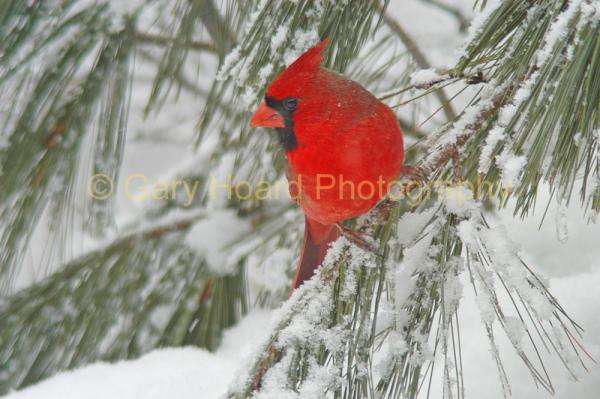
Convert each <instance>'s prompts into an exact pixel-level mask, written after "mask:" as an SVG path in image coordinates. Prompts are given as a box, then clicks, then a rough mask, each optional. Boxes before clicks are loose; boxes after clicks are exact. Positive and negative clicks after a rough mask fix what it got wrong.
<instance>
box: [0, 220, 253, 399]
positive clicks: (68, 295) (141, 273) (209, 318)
mask: <svg viewBox="0 0 600 399" xmlns="http://www.w3.org/2000/svg"><path fill="white" fill-rule="evenodd" d="M204 217H205V214H204V212H201V213H198V212H195V213H192V214H191V215H190V216H185V217H180V218H178V219H176V220H174V221H168V222H164V223H162V224H158V225H155V226H150V227H147V228H145V229H142V230H140V231H135V232H132V233H129V234H126V235H124V236H122V237H120V238H118V239H116V240H114V241H113V242H112V243H110V244H109V245H107V246H106V247H103V248H100V249H97V250H95V251H92V252H90V253H88V254H85V255H83V256H81V257H79V258H78V259H75V260H73V261H71V262H70V263H69V264H68V265H66V266H65V267H64V268H63V269H62V270H61V271H59V272H57V273H55V274H53V275H52V276H50V277H49V278H47V279H45V280H43V281H41V282H39V283H37V284H35V285H33V286H31V287H29V288H27V289H25V290H22V291H20V292H19V293H18V294H16V295H13V296H11V297H10V298H7V299H6V300H5V301H3V302H0V324H2V326H3V327H2V329H1V330H0V342H2V344H1V345H0V358H2V359H5V360H4V361H3V362H2V366H0V376H1V378H0V393H6V392H8V391H9V390H11V389H17V388H20V387H24V386H27V385H30V384H33V383H35V382H37V381H39V380H41V379H43V378H46V377H48V376H50V375H52V374H54V373H56V372H58V371H61V370H67V369H72V368H75V367H78V366H81V365H85V364H88V363H91V362H94V361H99V360H107V361H108V360H113V361H114V360H118V359H125V358H133V357H138V356H140V355H141V354H143V353H145V352H147V351H149V350H151V349H154V348H156V347H159V346H174V345H196V346H200V347H207V348H209V349H215V348H216V347H217V345H218V344H219V342H220V335H221V333H222V331H223V330H224V329H226V328H228V327H230V326H231V325H233V324H235V323H236V322H237V321H238V320H239V318H240V317H241V315H243V314H244V313H245V312H246V309H247V306H248V304H247V299H246V293H245V279H244V275H243V273H242V272H241V271H238V272H237V273H234V274H233V275H227V276H219V277H217V276H213V275H212V274H211V273H210V271H209V270H208V268H207V265H206V262H205V261H204V259H202V258H199V257H198V256H197V255H195V254H194V253H193V252H192V251H190V249H189V248H187V247H186V245H184V244H182V241H184V240H182V238H183V237H184V236H185V234H186V232H187V230H188V229H189V228H190V227H191V226H193V225H194V224H195V223H196V222H198V221H199V220H201V219H202V218H204ZM207 287H210V289H207ZM159 316H160V317H159ZM99 337H101V340H100V341H99V340H98V339H99Z"/></svg>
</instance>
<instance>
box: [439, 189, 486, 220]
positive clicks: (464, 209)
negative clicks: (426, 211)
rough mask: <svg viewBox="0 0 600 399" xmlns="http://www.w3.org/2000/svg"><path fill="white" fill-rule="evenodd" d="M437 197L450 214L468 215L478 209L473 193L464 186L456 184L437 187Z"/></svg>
mask: <svg viewBox="0 0 600 399" xmlns="http://www.w3.org/2000/svg"><path fill="white" fill-rule="evenodd" d="M438 197H439V198H440V200H441V201H442V203H443V204H444V206H445V207H446V209H447V210H448V212H450V213H454V214H455V215H459V216H462V215H465V216H466V215H470V214H471V212H473V211H474V210H476V209H477V208H478V203H477V201H475V199H474V198H475V195H474V194H473V191H471V189H470V188H469V187H467V186H466V185H465V184H461V183H457V184H453V185H448V186H440V187H438Z"/></svg>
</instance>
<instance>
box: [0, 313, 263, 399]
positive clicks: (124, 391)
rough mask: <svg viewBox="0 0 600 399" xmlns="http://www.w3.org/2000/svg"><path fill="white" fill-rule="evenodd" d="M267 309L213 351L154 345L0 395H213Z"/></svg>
mask: <svg viewBox="0 0 600 399" xmlns="http://www.w3.org/2000/svg"><path fill="white" fill-rule="evenodd" d="M270 318H271V314H270V313H269V312H267V311H262V310H256V311H254V312H252V313H250V314H249V315H248V316H246V317H245V318H244V319H243V320H242V321H241V322H240V323H239V324H238V325H237V326H235V327H234V328H232V329H230V330H228V331H227V332H226V333H225V337H224V342H223V344H222V345H221V348H220V349H219V350H218V351H217V352H216V353H210V352H208V351H206V350H204V349H198V348H192V347H186V348H164V349H157V350H154V351H153V352H150V353H148V354H146V355H144V356H142V357H140V358H138V359H134V360H127V361H120V362H117V363H105V362H98V363H95V364H92V365H89V366H86V367H82V368H80V369H77V370H74V371H66V372H63V373H59V374H57V375H55V376H54V377H52V378H49V379H47V380H45V381H42V382H40V383H38V384H35V385H33V386H31V387H28V388H26V389H23V390H21V391H18V392H14V393H12V394H9V395H7V396H5V397H3V399H83V398H85V399H107V398H112V399H134V398H135V399H142V398H143V399H167V398H177V399H186V398H190V399H192V398H194V399H197V398H199V397H200V398H206V399H217V398H219V397H220V396H221V395H223V394H224V393H225V392H226V390H227V387H228V384H229V383H230V381H231V379H232V378H233V375H234V372H235V370H236V368H237V367H238V363H239V360H240V359H242V358H243V357H245V356H248V354H249V353H250V351H251V350H252V349H253V348H254V346H255V345H256V344H257V342H258V341H259V340H260V339H262V337H263V335H264V333H265V331H264V324H265V322H266V323H268V322H269V320H270Z"/></svg>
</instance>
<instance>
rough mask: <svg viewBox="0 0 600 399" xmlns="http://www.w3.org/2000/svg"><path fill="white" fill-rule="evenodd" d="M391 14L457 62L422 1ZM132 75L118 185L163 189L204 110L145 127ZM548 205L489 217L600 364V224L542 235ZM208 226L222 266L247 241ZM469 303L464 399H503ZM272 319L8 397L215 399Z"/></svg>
mask: <svg viewBox="0 0 600 399" xmlns="http://www.w3.org/2000/svg"><path fill="white" fill-rule="evenodd" d="M115 1H120V0H115ZM449 3H452V4H455V3H459V4H460V5H461V8H462V10H463V12H464V14H465V15H468V16H469V17H472V15H473V11H472V9H471V6H472V1H471V0H461V1H460V2H449ZM390 8H391V10H392V11H393V14H394V15H395V16H396V18H398V19H400V20H402V22H403V26H404V27H405V28H406V29H407V30H408V31H409V32H410V33H411V34H412V35H413V36H414V38H415V39H416V40H417V42H418V45H419V46H420V47H421V50H422V51H423V52H424V53H425V54H426V55H427V57H428V58H429V60H430V61H432V63H433V64H434V66H436V67H440V68H443V67H446V66H448V65H451V64H452V63H453V60H455V56H456V51H457V49H459V48H460V45H461V43H462V41H463V39H464V36H463V34H461V33H459V30H458V24H457V21H456V19H454V18H452V17H451V16H449V15H448V14H447V13H444V12H443V11H440V10H439V9H437V8H435V7H432V6H428V5H426V4H425V2H422V1H416V0H402V1H392V4H391V6H390ZM215 66H216V64H215V62H214V60H211V59H208V58H207V59H206V61H205V63H204V68H203V70H202V71H200V72H199V74H200V76H205V77H206V82H207V83H208V82H210V81H211V80H212V76H213V75H214V73H215ZM136 68H138V73H137V74H136V81H135V82H134V92H133V97H132V111H131V117H130V126H129V135H128V143H127V146H126V153H125V161H124V166H123V170H122V173H121V176H124V177H126V176H129V175H131V174H133V173H142V174H144V175H145V176H147V177H148V178H149V179H151V180H156V181H158V180H160V179H167V180H168V179H169V178H170V176H172V175H173V173H174V172H173V171H179V170H182V169H184V167H185V166H187V165H194V164H195V160H197V159H199V158H202V157H205V156H206V155H207V154H206V153H202V151H208V150H206V149H203V148H201V149H200V153H198V152H197V151H196V152H195V151H194V148H193V145H192V144H191V143H192V135H193V132H194V126H195V124H196V122H197V117H198V113H199V112H200V111H199V110H200V109H201V102H200V101H199V100H198V99H197V98H195V97H194V96H193V95H190V94H189V93H187V92H185V91H183V92H182V93H181V95H180V97H179V100H178V101H177V102H171V103H167V104H166V105H165V107H164V108H163V110H162V111H161V112H160V114H159V115H158V116H156V117H153V116H151V117H149V118H148V119H143V118H142V116H143V108H144V106H145V105H146V101H147V98H148V94H149V92H150V89H151V84H152V79H153V77H154V73H155V70H154V67H150V66H149V65H148V64H147V63H146V62H145V61H144V60H143V59H142V58H139V59H138V60H137V64H136ZM116 187H117V191H116V195H117V206H118V213H117V217H118V221H119V225H125V224H126V222H127V221H128V220H130V219H131V218H132V215H137V214H140V213H141V212H142V210H143V209H144V206H145V204H144V203H139V202H135V201H132V200H131V198H129V197H128V196H127V195H126V194H125V193H124V192H123V190H122V184H117V185H116ZM547 198H548V193H545V192H541V193H540V198H539V201H538V206H537V209H536V212H535V213H533V214H531V215H530V216H529V217H528V218H527V219H526V220H520V219H515V218H513V216H512V214H511V212H509V211H502V212H500V213H498V214H495V215H490V218H491V220H492V222H493V223H494V224H504V225H505V226H506V227H507V229H508V231H509V235H510V236H511V237H512V238H514V240H515V241H516V242H517V243H519V244H520V246H521V248H522V254H523V256H524V258H525V260H527V261H528V262H529V263H530V264H532V265H534V266H535V267H536V270H537V271H539V272H541V273H542V274H543V275H545V276H546V277H547V278H548V279H549V281H550V288H551V291H552V292H553V294H554V295H555V296H556V297H557V298H558V300H559V302H560V303H561V304H562V305H563V306H564V308H565V309H566V310H567V311H568V312H569V313H570V315H571V316H572V317H573V318H574V319H575V320H576V321H577V322H578V323H579V324H581V325H582V326H583V327H584V329H585V336H584V343H585V345H586V347H587V349H588V351H589V352H590V353H591V354H593V355H594V357H595V358H596V359H600V315H599V313H600V311H599V309H598V305H599V304H600V245H599V240H598V238H599V237H600V225H598V224H596V225H594V224H588V223H587V222H586V219H585V218H584V216H583V214H582V211H581V210H580V209H579V207H578V206H577V204H576V203H575V204H574V205H573V206H572V207H570V208H568V209H567V208H564V207H563V206H562V205H558V204H556V203H554V202H552V203H551V204H550V207H549V209H548V212H547V215H546V218H545V220H544V223H543V224H542V225H541V227H540V221H541V220H542V216H543V214H544V211H545V205H546V202H547ZM508 209H510V205H509V206H508ZM216 218H218V220H217V219H216ZM212 221H213V222H212V223H211V222H210V220H209V221H208V222H207V223H205V224H203V225H202V226H197V228H195V229H194V232H193V235H194V237H195V238H194V241H195V242H197V243H203V248H204V250H206V251H209V253H207V256H208V257H209V258H211V257H212V258H214V259H215V261H214V263H218V262H217V261H218V259H220V258H221V257H223V256H224V254H223V253H221V252H225V251H226V250H224V249H220V248H222V246H223V245H221V247H220V246H219V245H216V244H214V243H217V242H220V243H221V244H223V243H224V242H226V241H227V240H232V239H235V237H234V236H233V231H236V233H237V235H239V234H243V229H241V230H240V227H239V226H236V224H235V221H233V222H231V220H229V222H228V216H227V214H218V215H215V216H214V218H213V219H212ZM208 237H211V241H208ZM42 241H43V240H42V239H40V242H42ZM74 245H75V246H79V247H80V250H81V251H83V250H84V249H87V248H90V247H93V246H94V245H97V243H93V242H84V241H82V242H80V243H75V244H74ZM199 245H200V244H199ZM199 250H202V248H200V249H199ZM43 253H44V248H43V245H41V244H40V245H39V246H38V247H37V248H33V249H32V250H31V253H29V254H28V261H27V262H26V264H25V267H24V269H23V272H22V274H21V276H20V279H19V284H20V286H26V285H28V284H30V283H31V282H33V281H36V280H37V279H38V278H39V276H40V274H42V273H40V272H39V271H38V270H37V269H36V268H37V266H36V265H38V264H39V259H40V257H41V256H43ZM271 266H272V267H282V266H280V265H271ZM274 275H277V274H274ZM279 275H281V273H280V274H279ZM250 278H252V276H250ZM473 302H474V301H473V298H472V293H471V291H470V290H465V291H464V297H463V301H462V305H461V311H460V312H459V316H460V322H461V333H462V334H463V345H464V346H463V363H464V371H465V381H466V382H467V397H471V398H497V397H498V398H500V397H501V391H500V385H499V380H498V376H497V372H496V367H495V365H494V363H493V360H492V357H491V355H490V354H489V344H488V342H487V338H486V336H485V334H484V328H483V326H482V325H481V323H480V321H479V315H478V310H477V309H476V307H475V306H474V305H473ZM272 317H273V312H272V311H268V310H264V309H255V310H253V311H252V312H251V313H250V314H249V315H247V316H246V317H245V318H244V319H243V320H242V321H241V322H240V323H239V324H238V325H237V326H235V327H234V328H232V329H230V330H229V331H227V333H226V335H225V337H224V340H223V343H222V345H221V347H220V348H219V349H218V350H217V351H216V352H214V353H210V352H207V351H205V350H201V349H196V348H173V349H161V350H156V351H154V352H151V353H149V354H147V355H145V356H143V357H141V358H140V359H135V360H130V361H123V362H119V363H115V364H106V363H98V364H93V365H90V366H86V367H83V368H81V369H78V370H73V371H69V372H64V373H61V374H59V375H57V376H54V377H52V378H50V379H48V380H46V381H42V382H40V383H38V384H36V385H34V386H32V387H29V388H26V389H24V390H22V391H20V392H15V393H13V394H10V395H8V396H7V398H11V399H25V398H29V399H33V398H36V399H37V398H39V399H42V398H43V399H52V398H57V399H58V398H60V399H69V398H145V399H159V398H182V399H183V398H202V399H204V398H207V399H210V398H218V397H219V396H220V395H222V394H224V393H225V391H226V389H227V386H228V384H229V383H230V382H231V380H232V379H233V378H234V375H235V373H236V371H237V369H238V367H240V365H243V364H244V361H243V360H244V359H246V358H247V357H248V356H249V355H250V354H251V353H252V351H253V350H254V348H255V347H256V346H257V344H258V343H260V342H261V341H262V340H263V339H265V337H266V336H267V335H268V333H269V328H268V326H270V325H271V321H272ZM500 345H501V348H502V347H504V348H505V349H506V350H504V351H502V350H501V352H503V353H504V355H503V358H504V360H505V367H506V370H507V373H508V376H509V381H511V384H512V390H513V396H514V397H515V398H519V399H520V398H523V399H524V398H528V399H529V398H546V397H549V395H548V394H547V393H546V392H544V391H543V390H541V389H539V390H538V389H536V388H535V386H534V385H533V384H532V382H531V377H530V375H529V374H528V371H527V369H526V368H525V367H524V366H523V365H522V363H521V360H520V359H519V358H518V357H517V356H516V355H513V351H512V350H511V349H510V348H508V345H509V343H508V342H500ZM549 371H550V372H551V375H552V376H553V383H554V386H555V389H556V391H557V393H556V397H557V398H573V399H592V398H595V397H597V395H598V394H597V393H598V392H600V369H599V368H598V367H596V366H592V368H591V369H590V372H589V373H588V374H583V375H581V376H579V377H580V380H579V381H578V382H575V381H574V380H573V379H572V378H571V377H570V376H569V375H567V374H566V372H565V371H564V369H563V368H562V367H561V365H560V364H559V362H558V360H556V362H555V363H552V362H550V363H549ZM438 388H439V387H438ZM432 392H434V394H433V396H432V397H434V398H436V397H438V396H436V395H437V394H438V393H439V392H441V390H440V389H437V390H436V389H433V390H432Z"/></svg>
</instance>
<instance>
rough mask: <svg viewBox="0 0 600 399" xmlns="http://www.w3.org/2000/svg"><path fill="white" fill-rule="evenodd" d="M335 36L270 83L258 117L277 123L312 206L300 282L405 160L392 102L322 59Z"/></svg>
mask: <svg viewBox="0 0 600 399" xmlns="http://www.w3.org/2000/svg"><path fill="white" fill-rule="evenodd" d="M328 43H329V40H328V39H326V40H324V41H322V42H321V43H319V44H318V45H316V46H315V47H313V48H311V49H310V50H308V51H307V52H306V53H304V54H303V55H301V56H300V58H298V59H297V60H296V61H294V63H293V64H291V65H290V66H289V67H287V69H285V70H284V71H283V72H282V73H281V74H280V75H279V76H278V77H277V78H276V79H275V80H274V81H273V82H272V83H271V84H270V85H269V87H268V88H267V92H266V95H265V99H264V101H263V102H262V103H261V104H260V106H259V108H258V109H257V110H256V112H255V113H254V115H253V116H252V120H251V122H250V124H251V126H252V127H258V126H262V127H269V128H275V129H276V131H277V134H278V137H279V141H280V143H281V144H282V146H283V148H284V149H285V151H286V157H287V160H288V180H290V187H292V188H295V189H296V190H295V191H296V193H292V194H293V195H294V194H295V195H296V199H297V201H298V202H299V203H300V206H302V209H303V210H304V214H305V219H306V226H305V230H304V243H303V246H302V254H301V257H300V264H299V265H298V269H297V271H296V276H295V278H294V283H293V288H294V289H295V288H297V287H298V286H300V285H301V284H302V283H303V282H304V280H307V279H309V278H311V277H312V275H313V273H314V270H315V269H316V268H317V267H319V265H320V264H321V263H322V262H323V258H324V257H325V254H326V253H327V249H328V247H329V245H330V244H331V243H332V242H333V241H335V240H336V239H337V238H338V237H339V236H340V232H341V231H343V229H344V228H343V227H341V225H340V222H341V221H343V220H346V219H349V218H353V217H356V216H358V215H361V214H363V213H366V212H367V211H368V210H370V209H371V208H372V207H373V206H375V204H377V202H379V200H381V199H382V197H384V196H385V195H386V194H387V191H388V188H389V184H390V183H391V182H393V181H394V180H395V179H396V178H397V177H398V176H399V174H400V170H401V169H402V162H403V160H404V146H403V140H402V131H401V130H400V125H399V124H398V121H397V120H396V116H395V115H394V113H393V112H392V110H391V109H390V108H389V107H388V106H386V105H385V104H383V103H382V102H381V101H379V100H378V99H377V98H375V97H374V96H373V95H372V94H371V93H369V92H368V91H367V90H366V89H364V88H363V87H362V86H361V85H360V84H358V83H357V82H354V81H352V80H350V79H347V78H345V77H344V76H342V75H340V74H338V73H336V72H333V71H330V70H328V69H325V68H322V67H321V62H322V61H323V52H324V50H325V48H326V47H327V44H328ZM292 182H294V184H292Z"/></svg>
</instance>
